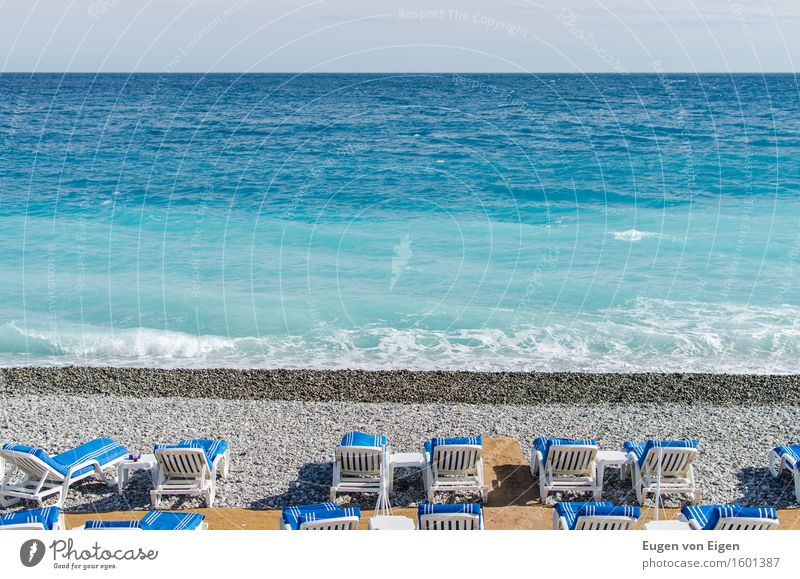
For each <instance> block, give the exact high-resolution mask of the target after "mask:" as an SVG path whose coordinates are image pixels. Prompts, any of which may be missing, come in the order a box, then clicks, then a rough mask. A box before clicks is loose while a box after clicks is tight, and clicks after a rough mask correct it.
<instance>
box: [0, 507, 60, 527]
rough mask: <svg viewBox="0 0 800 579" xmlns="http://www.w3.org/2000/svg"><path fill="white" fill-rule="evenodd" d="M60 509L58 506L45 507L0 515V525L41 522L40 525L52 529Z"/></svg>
mask: <svg viewBox="0 0 800 579" xmlns="http://www.w3.org/2000/svg"><path fill="white" fill-rule="evenodd" d="M60 514H61V509H59V508H58V507H45V508H43V509H28V510H27V511H15V512H13V513H6V514H4V515H0V527H3V526H5V525H21V524H25V523H41V524H42V526H43V527H44V528H45V529H46V530H48V531H52V530H53V526H54V525H55V524H56V523H57V522H58V517H59V515H60Z"/></svg>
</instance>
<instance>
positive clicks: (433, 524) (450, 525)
mask: <svg viewBox="0 0 800 579" xmlns="http://www.w3.org/2000/svg"><path fill="white" fill-rule="evenodd" d="M480 525H481V518H480V516H478V515H470V514H467V513H442V514H434V515H421V516H420V517H419V528H420V530H422V531H477V530H479V529H480Z"/></svg>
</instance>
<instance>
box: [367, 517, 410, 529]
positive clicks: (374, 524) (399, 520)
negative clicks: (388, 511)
mask: <svg viewBox="0 0 800 579" xmlns="http://www.w3.org/2000/svg"><path fill="white" fill-rule="evenodd" d="M414 528H415V527H414V521H413V519H409V518H408V517H398V516H393V515H378V516H376V517H372V518H371V519H370V520H369V530H370V531H413V530H414Z"/></svg>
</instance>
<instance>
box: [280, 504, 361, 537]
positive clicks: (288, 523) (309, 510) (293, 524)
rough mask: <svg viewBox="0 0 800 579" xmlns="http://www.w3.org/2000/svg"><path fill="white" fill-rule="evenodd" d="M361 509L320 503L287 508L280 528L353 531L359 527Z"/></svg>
mask: <svg viewBox="0 0 800 579" xmlns="http://www.w3.org/2000/svg"><path fill="white" fill-rule="evenodd" d="M360 519H361V509H359V508H358V507H345V508H341V507H339V506H338V505H337V504H336V503H333V502H328V503H319V504H314V505H298V506H294V507H286V508H285V509H283V512H282V513H281V522H280V528H281V529H284V530H294V531H300V530H314V531H321V530H326V531H331V530H335V531H351V530H354V529H355V528H356V527H358V521H359V520H360Z"/></svg>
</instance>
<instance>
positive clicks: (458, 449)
mask: <svg viewBox="0 0 800 579" xmlns="http://www.w3.org/2000/svg"><path fill="white" fill-rule="evenodd" d="M480 458H481V446H480V445H477V444H440V445H438V446H436V447H434V449H433V457H432V460H431V466H433V468H434V469H435V471H436V473H437V474H438V475H440V476H457V475H463V474H473V473H474V472H475V471H476V465H477V464H478V460H480Z"/></svg>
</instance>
